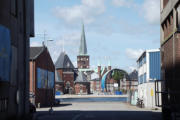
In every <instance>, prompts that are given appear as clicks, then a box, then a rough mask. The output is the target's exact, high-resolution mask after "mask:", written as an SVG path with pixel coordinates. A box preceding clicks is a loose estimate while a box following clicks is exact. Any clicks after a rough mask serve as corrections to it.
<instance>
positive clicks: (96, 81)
mask: <svg viewBox="0 0 180 120" xmlns="http://www.w3.org/2000/svg"><path fill="white" fill-rule="evenodd" d="M99 86H100V78H99V74H98V73H96V72H94V73H92V74H91V80H90V91H91V93H98V92H99V91H100V89H99V88H100V87H99Z"/></svg>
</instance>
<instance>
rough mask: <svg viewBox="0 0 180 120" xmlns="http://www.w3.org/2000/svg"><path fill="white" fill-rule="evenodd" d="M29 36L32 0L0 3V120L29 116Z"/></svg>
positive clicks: (31, 31)
mask: <svg viewBox="0 0 180 120" xmlns="http://www.w3.org/2000/svg"><path fill="white" fill-rule="evenodd" d="M33 36H34V0H0V42H1V44H0V106H1V107H0V119H1V120H5V119H16V118H17V119H21V118H22V117H23V116H25V115H27V114H29V101H28V99H29V94H28V93H29V77H28V76H29V38H30V37H33ZM3 66H4V67H3Z"/></svg>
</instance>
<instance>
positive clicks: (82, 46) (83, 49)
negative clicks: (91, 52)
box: [79, 24, 87, 55]
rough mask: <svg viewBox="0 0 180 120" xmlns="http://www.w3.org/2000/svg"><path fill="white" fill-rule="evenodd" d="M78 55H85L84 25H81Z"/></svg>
mask: <svg viewBox="0 0 180 120" xmlns="http://www.w3.org/2000/svg"><path fill="white" fill-rule="evenodd" d="M79 55H87V45H86V36H85V31H84V24H83V25H82V34H81V41H80V48H79Z"/></svg>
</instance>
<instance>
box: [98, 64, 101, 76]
mask: <svg viewBox="0 0 180 120" xmlns="http://www.w3.org/2000/svg"><path fill="white" fill-rule="evenodd" d="M98 74H99V78H100V79H101V65H98Z"/></svg>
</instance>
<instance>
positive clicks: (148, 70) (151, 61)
mask: <svg viewBox="0 0 180 120" xmlns="http://www.w3.org/2000/svg"><path fill="white" fill-rule="evenodd" d="M137 64H138V98H140V99H141V100H143V103H144V105H145V107H155V95H154V92H155V80H160V79H161V57H160V50H159V49H153V50H146V51H145V52H143V53H142V54H141V56H140V57H139V59H138V60H137Z"/></svg>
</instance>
